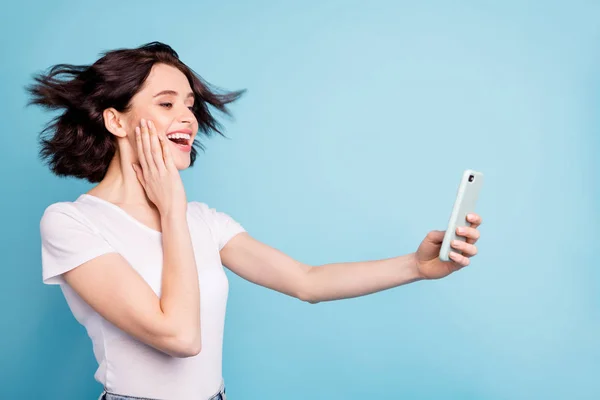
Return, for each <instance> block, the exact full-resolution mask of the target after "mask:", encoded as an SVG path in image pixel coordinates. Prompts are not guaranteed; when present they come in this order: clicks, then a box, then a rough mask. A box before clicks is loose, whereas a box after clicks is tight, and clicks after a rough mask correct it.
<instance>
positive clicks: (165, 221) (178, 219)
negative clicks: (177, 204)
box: [160, 209, 187, 226]
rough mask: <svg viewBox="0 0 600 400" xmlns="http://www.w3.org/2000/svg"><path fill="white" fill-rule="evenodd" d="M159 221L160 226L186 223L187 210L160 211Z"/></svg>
mask: <svg viewBox="0 0 600 400" xmlns="http://www.w3.org/2000/svg"><path fill="white" fill-rule="evenodd" d="M160 222H161V225H162V226H165V225H174V224H175V225H176V224H181V223H187V210H185V209H184V210H171V211H168V212H161V213H160Z"/></svg>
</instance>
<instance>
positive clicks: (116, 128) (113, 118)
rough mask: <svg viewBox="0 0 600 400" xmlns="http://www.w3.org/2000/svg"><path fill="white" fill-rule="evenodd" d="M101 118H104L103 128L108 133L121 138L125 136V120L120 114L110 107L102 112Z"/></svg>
mask: <svg viewBox="0 0 600 400" xmlns="http://www.w3.org/2000/svg"><path fill="white" fill-rule="evenodd" d="M102 116H103V117H104V126H105V127H106V129H107V130H108V131H109V132H110V133H112V134H113V135H115V136H117V137H121V138H124V137H125V136H127V129H126V124H125V122H126V120H125V118H124V115H123V114H122V113H120V112H119V111H117V110H115V109H114V108H112V107H111V108H107V109H106V110H104V112H103V113H102Z"/></svg>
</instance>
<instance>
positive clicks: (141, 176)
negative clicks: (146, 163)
mask: <svg viewBox="0 0 600 400" xmlns="http://www.w3.org/2000/svg"><path fill="white" fill-rule="evenodd" d="M131 168H133V170H134V171H135V175H136V176H137V178H138V181H140V183H141V184H142V186H145V182H144V174H143V173H142V169H141V167H140V166H139V165H135V164H131Z"/></svg>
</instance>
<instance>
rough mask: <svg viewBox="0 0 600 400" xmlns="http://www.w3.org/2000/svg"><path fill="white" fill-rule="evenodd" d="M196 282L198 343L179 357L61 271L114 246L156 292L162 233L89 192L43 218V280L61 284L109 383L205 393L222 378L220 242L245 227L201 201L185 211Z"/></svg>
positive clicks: (126, 389)
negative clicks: (89, 297)
mask: <svg viewBox="0 0 600 400" xmlns="http://www.w3.org/2000/svg"><path fill="white" fill-rule="evenodd" d="M187 220H188V225H189V229H190V235H191V238H192V243H193V246H194V254H195V257H196V265H197V268H198V278H199V285H200V307H201V310H200V314H201V324H202V351H201V352H200V354H198V355H197V356H194V357H189V358H176V357H171V356H169V355H167V354H165V353H162V352H160V351H158V350H156V349H154V348H153V347H150V346H148V345H146V344H144V343H142V342H140V341H138V340H136V339H134V338H133V337H132V336H130V335H128V334H127V333H125V332H123V331H122V330H120V329H119V328H117V327H116V326H114V325H113V324H111V323H110V322H108V321H107V320H105V319H104V318H102V316H100V315H99V314H98V313H97V312H95V311H94V310H93V309H92V308H91V307H90V306H89V305H88V304H87V303H86V302H84V301H83V300H82V299H81V297H79V296H78V295H77V294H76V293H75V291H74V290H73V289H72V288H71V287H70V286H69V285H67V284H66V282H65V281H64V279H63V277H62V274H63V273H65V272H67V271H69V270H71V269H73V268H76V267H77V266H79V265H81V264H83V263H85V262H86V261H89V260H91V259H93V258H96V257H98V256H100V255H102V254H106V253H111V252H117V253H119V254H120V255H121V256H123V257H124V258H125V259H126V260H127V261H128V262H129V264H131V266H132V267H133V268H134V269H135V270H136V271H137V272H138V273H139V274H140V275H141V276H142V277H143V278H144V280H145V281H146V282H147V283H148V284H149V285H150V287H151V288H152V289H153V290H154V292H155V293H156V294H157V295H158V296H160V291H161V276H162V261H163V256H162V241H161V237H162V234H161V233H160V232H158V231H156V230H153V229H151V228H150V227H148V226H146V225H144V224H142V223H141V222H139V221H138V220H136V219H135V218H133V217H132V216H131V215H129V214H128V213H127V212H125V211H124V210H123V209H121V208H120V207H118V206H116V205H114V204H112V203H110V202H108V201H105V200H103V199H100V198H98V197H95V196H91V195H87V194H84V195H81V196H80V197H79V198H78V199H77V200H76V201H74V202H60V203H55V204H52V205H51V206H49V207H48V208H47V209H46V211H45V213H44V215H43V217H42V220H41V222H40V230H41V237H42V266H43V280H44V283H46V284H60V285H61V288H62V291H63V294H64V296H65V298H66V300H67V303H68V304H69V307H70V308H71V311H72V312H73V315H74V316H75V318H76V319H77V321H79V323H81V324H82V325H83V326H84V327H85V328H86V330H87V332H88V335H89V336H90V338H91V339H92V344H93V350H94V354H95V356H96V360H97V361H98V369H97V371H96V373H95V375H94V376H95V378H96V380H97V381H98V382H100V383H101V384H103V385H104V387H105V388H106V390H107V391H109V392H113V393H118V394H123V395H129V396H136V397H147V398H154V399H169V400H199V399H208V398H209V397H210V396H211V395H213V394H215V393H217V392H218V390H219V386H220V385H221V382H222V370H221V361H222V344H223V326H224V320H225V308H226V303H227V295H228V289H229V284H228V281H227V276H226V275H225V271H224V270H223V265H222V264H221V258H220V254H219V252H220V250H221V249H222V248H223V247H224V246H225V244H226V243H227V242H228V241H229V240H230V239H231V238H232V237H234V236H235V235H237V234H238V233H241V232H244V228H243V227H242V226H241V225H239V224H238V223H237V222H236V221H234V220H233V219H232V218H231V217H229V216H228V215H226V214H224V213H221V212H217V211H215V210H214V209H211V208H209V207H208V206H207V205H206V204H204V203H199V202H190V203H189V205H188V211H187Z"/></svg>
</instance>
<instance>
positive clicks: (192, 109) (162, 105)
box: [159, 102, 194, 111]
mask: <svg viewBox="0 0 600 400" xmlns="http://www.w3.org/2000/svg"><path fill="white" fill-rule="evenodd" d="M159 106H161V107H164V108H167V109H171V108H173V103H169V102H167V103H160V104H159ZM188 109H189V110H190V111H194V106H188Z"/></svg>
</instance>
